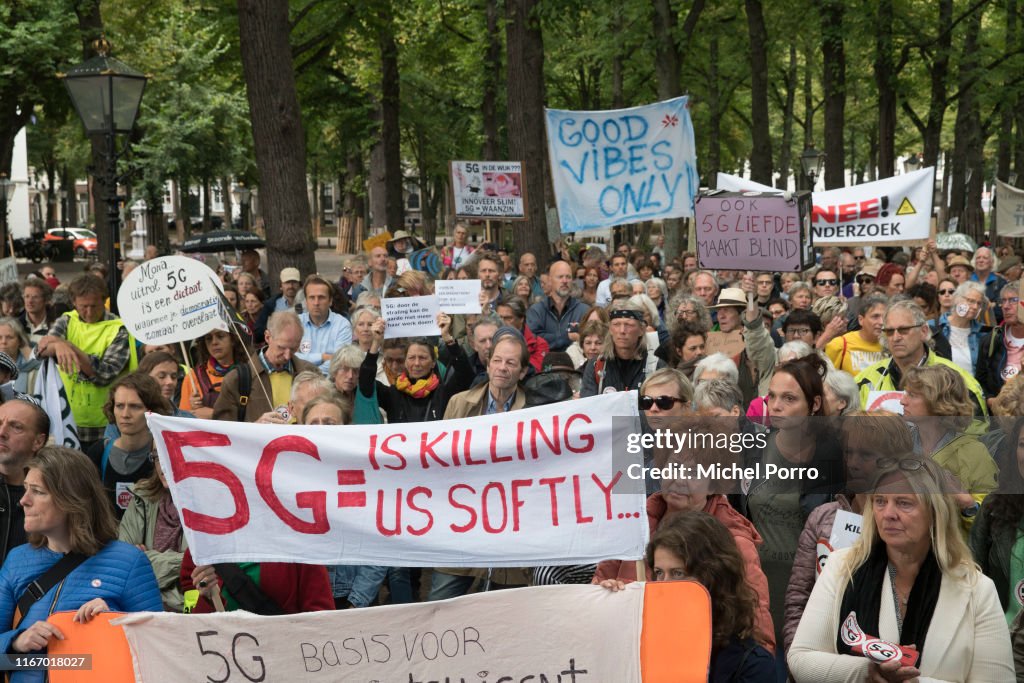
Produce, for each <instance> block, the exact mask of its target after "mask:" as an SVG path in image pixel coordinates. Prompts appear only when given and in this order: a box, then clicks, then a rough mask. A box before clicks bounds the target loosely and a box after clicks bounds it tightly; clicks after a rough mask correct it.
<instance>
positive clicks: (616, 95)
mask: <svg viewBox="0 0 1024 683" xmlns="http://www.w3.org/2000/svg"><path fill="white" fill-rule="evenodd" d="M612 11H613V12H614V21H615V33H616V34H618V35H621V33H622V29H623V25H622V10H621V8H620V7H619V6H618V5H616V6H615V7H614V8H613V9H612ZM612 49H613V50H614V53H613V54H612V109H622V108H623V107H624V106H626V104H625V99H624V96H623V80H624V74H625V68H626V67H625V57H624V56H623V54H622V44H621V41H615V43H614V45H613V46H612Z"/></svg>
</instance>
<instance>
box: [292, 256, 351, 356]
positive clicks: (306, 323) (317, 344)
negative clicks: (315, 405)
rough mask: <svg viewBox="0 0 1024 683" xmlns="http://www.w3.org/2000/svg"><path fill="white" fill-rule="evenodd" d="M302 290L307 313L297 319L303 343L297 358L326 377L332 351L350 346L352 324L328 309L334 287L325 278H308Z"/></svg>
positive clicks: (332, 354) (314, 276)
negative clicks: (314, 367)
mask: <svg viewBox="0 0 1024 683" xmlns="http://www.w3.org/2000/svg"><path fill="white" fill-rule="evenodd" d="M302 291H303V293H304V294H305V295H306V310H305V311H304V312H303V313H302V315H300V316H299V319H300V320H301V321H302V342H301V343H300V344H299V352H298V353H297V354H296V355H297V356H298V357H299V358H301V359H302V360H304V361H306V362H308V363H312V364H313V365H316V366H317V367H318V368H319V369H320V372H322V373H323V374H325V375H326V374H327V370H328V368H329V366H330V364H331V357H332V356H334V352H335V351H337V350H338V349H340V348H341V347H342V346H345V345H346V344H351V343H352V325H351V323H349V321H348V320H346V319H345V318H344V317H342V316H340V315H338V314H337V313H335V312H334V311H332V310H331V301H332V300H333V297H334V285H332V284H331V283H330V282H328V281H327V280H326V279H325V278H323V277H321V276H320V275H317V274H315V273H314V274H313V275H310V276H309V277H307V278H306V283H305V284H304V285H303V286H302Z"/></svg>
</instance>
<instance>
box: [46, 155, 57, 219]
mask: <svg viewBox="0 0 1024 683" xmlns="http://www.w3.org/2000/svg"><path fill="white" fill-rule="evenodd" d="M46 184H47V190H46V229H47V230H50V229H52V228H56V227H57V200H58V199H59V195H58V194H57V167H56V166H53V165H47V166H46Z"/></svg>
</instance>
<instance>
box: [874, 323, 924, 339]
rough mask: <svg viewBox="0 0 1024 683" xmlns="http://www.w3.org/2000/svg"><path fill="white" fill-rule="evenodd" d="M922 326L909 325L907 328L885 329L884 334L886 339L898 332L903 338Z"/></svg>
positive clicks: (883, 329)
mask: <svg viewBox="0 0 1024 683" xmlns="http://www.w3.org/2000/svg"><path fill="white" fill-rule="evenodd" d="M923 324H924V323H921V325H923ZM921 325H907V326H906V327H883V328H882V334H884V335H885V336H886V337H891V336H893V335H894V334H896V333H897V332H899V333H900V336H901V337H906V336H907V335H908V334H910V333H911V332H912V331H914V330H916V329H917V328H919V327H921Z"/></svg>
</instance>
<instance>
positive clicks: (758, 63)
mask: <svg viewBox="0 0 1024 683" xmlns="http://www.w3.org/2000/svg"><path fill="white" fill-rule="evenodd" d="M744 4H745V6H746V10H747V31H748V33H749V35H750V126H751V131H750V134H751V143H752V144H751V147H752V148H751V152H750V179H751V180H753V181H754V182H757V183H762V184H764V185H771V184H772V138H771V133H770V131H769V130H768V124H769V121H768V30H767V29H766V28H765V25H764V10H763V7H762V6H761V0H745V3H744Z"/></svg>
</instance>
